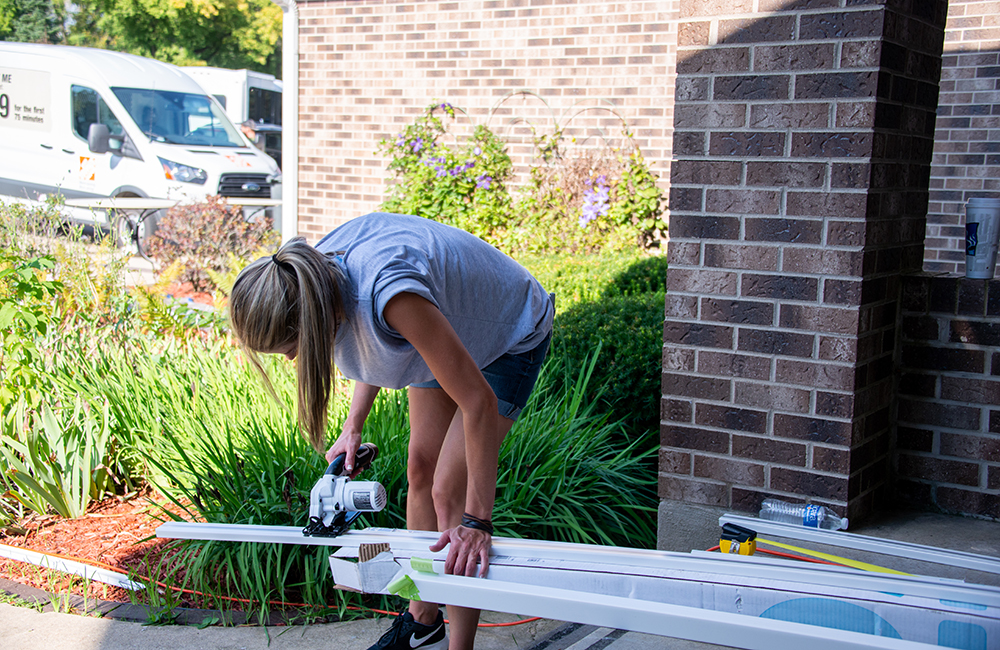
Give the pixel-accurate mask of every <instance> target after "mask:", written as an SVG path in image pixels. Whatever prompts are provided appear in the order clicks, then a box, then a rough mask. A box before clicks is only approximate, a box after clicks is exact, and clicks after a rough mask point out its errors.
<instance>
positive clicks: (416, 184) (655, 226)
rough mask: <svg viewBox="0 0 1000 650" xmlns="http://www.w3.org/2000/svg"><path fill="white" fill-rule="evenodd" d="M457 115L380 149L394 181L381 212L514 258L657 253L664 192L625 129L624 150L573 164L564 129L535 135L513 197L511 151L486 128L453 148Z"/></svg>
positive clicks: (433, 112) (591, 154)
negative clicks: (443, 227) (428, 222)
mask: <svg viewBox="0 0 1000 650" xmlns="http://www.w3.org/2000/svg"><path fill="white" fill-rule="evenodd" d="M613 114H614V113H613ZM615 115H616V117H617V118H618V119H619V120H621V118H620V116H617V114H615ZM455 116H456V109H455V107H453V106H452V105H451V104H447V103H444V104H433V105H431V106H430V107H428V108H427V110H426V111H425V112H424V113H423V114H422V115H421V116H420V117H418V118H417V119H416V120H415V121H414V122H413V123H412V124H409V125H407V126H406V127H405V128H404V129H403V130H402V131H401V132H400V133H399V134H398V135H397V136H396V137H394V138H386V139H384V140H382V141H381V142H380V143H379V147H378V151H379V153H382V154H383V155H385V156H386V157H387V158H388V168H389V171H390V172H391V173H392V174H393V176H394V178H393V182H392V184H390V185H389V187H388V190H387V197H386V200H385V201H384V202H383V204H382V209H383V210H386V211H389V212H402V213H406V214H414V215H417V216H421V217H426V218H428V219H434V220H435V221H440V222H442V223H447V224H450V225H453V226H457V227H459V228H462V229H464V230H467V231H469V232H471V233H473V234H475V235H477V236H479V237H482V238H483V239H485V240H486V241H488V242H490V243H491V244H493V245H495V246H497V247H498V248H500V249H501V250H503V251H505V252H507V253H511V254H518V255H525V254H550V253H553V252H563V251H565V252H572V253H593V252H597V251H607V250H619V251H621V250H637V249H640V248H643V249H645V248H652V247H656V246H659V240H660V237H661V235H662V233H663V231H664V230H666V224H665V223H664V222H663V220H662V215H663V208H664V204H665V202H664V197H663V191H662V190H661V189H660V188H659V187H658V186H657V180H658V177H657V176H656V174H654V173H653V172H652V171H651V170H650V169H649V166H648V165H647V164H646V161H645V159H644V158H643V156H642V153H641V152H640V151H639V149H638V148H637V147H636V146H635V143H634V141H633V139H632V134H631V133H630V132H629V130H628V127H627V125H626V124H625V123H624V120H621V123H620V126H621V130H622V135H623V138H624V140H625V142H626V145H625V146H624V147H623V148H613V147H611V146H610V145H607V144H605V145H604V146H601V147H599V148H581V149H580V151H579V152H577V153H576V154H575V155H569V154H568V153H567V152H566V151H565V147H564V138H563V132H562V129H561V128H560V127H559V126H558V125H557V127H556V130H555V132H554V133H553V134H551V135H536V136H535V137H534V145H535V154H536V155H535V157H534V160H535V162H534V163H533V164H532V166H531V167H530V169H529V170H528V171H529V182H528V183H527V185H526V186H525V187H523V188H521V189H520V190H519V191H518V192H516V193H511V192H509V191H508V183H509V181H510V179H511V176H512V173H513V165H512V163H511V159H510V156H509V155H508V154H507V151H506V144H505V143H504V142H503V141H502V140H500V138H498V137H497V136H496V135H495V134H494V133H493V132H492V131H491V130H490V129H489V128H488V127H486V126H483V125H476V126H474V127H473V132H472V135H471V137H470V138H468V141H467V142H464V143H458V142H455V138H454V137H452V135H451V134H449V133H448V125H449V123H450V122H449V121H452V122H453V121H454V119H455Z"/></svg>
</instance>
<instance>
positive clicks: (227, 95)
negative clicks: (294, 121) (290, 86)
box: [183, 66, 282, 167]
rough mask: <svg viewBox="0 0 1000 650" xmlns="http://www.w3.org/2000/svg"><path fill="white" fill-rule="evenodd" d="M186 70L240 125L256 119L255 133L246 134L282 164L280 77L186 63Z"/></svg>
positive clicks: (254, 123) (254, 121) (279, 165)
mask: <svg viewBox="0 0 1000 650" xmlns="http://www.w3.org/2000/svg"><path fill="white" fill-rule="evenodd" d="M183 70H184V72H186V73H188V75H190V76H191V78H192V79H194V80H195V81H197V82H198V85H200V86H201V87H202V89H203V90H205V92H207V93H208V94H209V95H211V96H212V97H214V98H215V99H216V101H218V102H219V103H220V104H222V108H224V109H226V115H228V116H229V119H231V120H232V121H233V122H235V123H236V124H237V125H242V124H245V123H251V122H252V123H253V127H252V128H253V132H254V136H253V137H251V135H250V134H249V133H247V132H246V130H245V129H244V134H245V135H247V137H250V138H251V140H253V142H254V144H255V145H256V146H257V147H258V148H259V149H262V150H263V151H264V153H266V154H267V155H269V156H271V157H272V158H274V160H275V161H276V162H277V163H278V167H281V91H282V84H281V81H280V80H278V79H276V78H275V77H274V75H270V74H265V73H263V72H255V71H253V70H245V69H244V70H229V69H227V68H213V67H211V66H185V67H184V68H183Z"/></svg>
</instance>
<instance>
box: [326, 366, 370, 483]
mask: <svg viewBox="0 0 1000 650" xmlns="http://www.w3.org/2000/svg"><path fill="white" fill-rule="evenodd" d="M378 391H379V387H378V386H371V385H369V384H363V383H361V382H355V383H354V393H353V394H352V395H351V408H350V410H348V412H347V419H346V420H344V429H343V430H342V431H341V432H340V437H338V438H337V441H336V442H335V443H333V446H332V447H330V449H329V450H328V451H327V452H326V462H328V463H332V462H333V459H334V458H336V457H337V456H339V455H340V454H347V457H346V458H344V469H346V470H347V471H348V472H350V475H351V478H354V477H355V476H357V475H358V474H359V473H360V472H361V470H358V471H354V455H355V454H356V453H357V452H358V447H360V446H361V430H362V428H364V426H365V419H366V418H367V417H368V413H370V412H371V410H372V404H373V403H374V402H375V396H376V395H378Z"/></svg>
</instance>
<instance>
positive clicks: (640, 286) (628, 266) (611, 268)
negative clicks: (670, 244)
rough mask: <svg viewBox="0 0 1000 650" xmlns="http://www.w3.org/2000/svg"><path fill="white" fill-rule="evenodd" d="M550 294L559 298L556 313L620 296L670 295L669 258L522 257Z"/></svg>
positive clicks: (632, 255)
mask: <svg viewBox="0 0 1000 650" xmlns="http://www.w3.org/2000/svg"><path fill="white" fill-rule="evenodd" d="M518 261H519V262H520V263H521V264H522V265H523V266H524V267H525V268H527V269H528V271H530V272H531V274H532V275H533V276H535V278H536V279H537V280H538V281H539V282H540V283H541V285H542V286H543V287H544V288H545V290H546V291H549V292H552V293H554V294H556V312H557V313H558V312H562V311H565V310H566V309H568V308H570V307H572V306H573V305H576V304H578V303H581V302H596V301H599V300H601V299H603V298H606V297H610V296H617V295H635V294H639V293H651V292H656V291H660V292H663V291H666V278H667V258H666V257H665V256H662V255H652V256H648V255H641V254H639V253H638V252H602V253H599V254H593V255H545V256H533V257H519V258H518Z"/></svg>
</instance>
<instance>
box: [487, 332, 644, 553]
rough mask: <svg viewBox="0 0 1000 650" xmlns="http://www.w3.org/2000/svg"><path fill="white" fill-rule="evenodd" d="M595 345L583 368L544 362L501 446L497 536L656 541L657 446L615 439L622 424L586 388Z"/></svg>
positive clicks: (598, 351) (596, 361)
mask: <svg viewBox="0 0 1000 650" xmlns="http://www.w3.org/2000/svg"><path fill="white" fill-rule="evenodd" d="M600 355H601V348H600V346H599V345H598V346H597V348H596V349H595V350H594V351H593V353H592V354H590V355H588V356H587V358H586V359H585V360H584V363H583V366H582V368H580V369H579V371H578V372H577V370H578V369H577V368H576V367H574V366H571V365H570V364H568V363H566V362H565V360H563V361H562V362H561V363H560V362H558V361H555V362H548V363H547V364H546V367H545V370H544V372H543V374H542V376H541V377H540V385H539V386H538V388H537V389H536V391H535V393H533V394H532V398H531V400H530V402H529V404H530V406H529V408H528V409H526V412H525V413H524V415H523V417H521V418H519V419H518V421H517V423H515V425H514V427H513V428H512V429H511V432H510V433H509V434H508V435H507V438H506V439H505V440H504V443H503V448H502V449H501V452H500V473H499V476H498V478H497V501H496V503H497V507H496V508H495V509H494V514H493V521H494V525H495V526H496V528H497V534H498V535H504V536H509V537H521V536H524V537H533V538H541V539H547V540H554V541H565V542H579V543H584V544H611V545H616V546H636V547H643V548H650V547H652V546H655V544H656V527H655V520H656V517H655V514H654V513H655V512H656V505H655V504H656V481H655V478H654V477H655V473H654V472H648V471H646V470H647V469H648V467H647V466H648V465H650V464H651V463H652V459H653V458H655V454H656V447H655V446H654V445H650V444H648V443H647V441H643V440H636V441H635V442H633V443H631V444H628V445H622V444H621V442H620V440H621V438H622V433H621V429H622V424H621V423H620V422H617V421H614V420H612V419H611V417H610V416H609V414H608V413H606V412H602V410H601V409H599V408H598V402H597V401H596V400H593V399H591V398H590V397H589V396H590V394H591V393H592V392H596V393H597V394H598V395H599V394H600V393H601V392H602V388H600V387H598V388H596V389H591V388H589V384H590V382H591V381H592V380H593V377H594V372H595V368H597V367H599V357H600Z"/></svg>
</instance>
